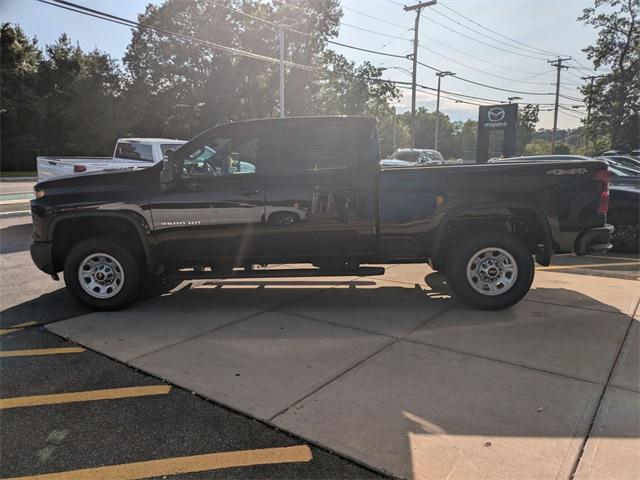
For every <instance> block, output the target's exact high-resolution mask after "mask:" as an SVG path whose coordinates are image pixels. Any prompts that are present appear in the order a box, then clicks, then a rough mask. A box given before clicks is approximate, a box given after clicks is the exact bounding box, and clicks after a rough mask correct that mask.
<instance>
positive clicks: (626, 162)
mask: <svg viewBox="0 0 640 480" xmlns="http://www.w3.org/2000/svg"><path fill="white" fill-rule="evenodd" d="M600 158H602V159H604V160H606V161H607V162H609V164H610V165H611V164H613V165H614V166H615V165H617V166H621V167H625V168H631V169H633V170H637V171H638V173H640V159H637V158H633V157H632V156H630V155H606V156H602V157H600Z"/></svg>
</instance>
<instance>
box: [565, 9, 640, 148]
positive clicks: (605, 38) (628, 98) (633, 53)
mask: <svg viewBox="0 0 640 480" xmlns="http://www.w3.org/2000/svg"><path fill="white" fill-rule="evenodd" d="M578 20H581V21H583V22H584V23H586V24H587V25H592V26H594V27H595V28H597V29H598V30H599V31H598V38H597V40H596V44H595V45H592V46H589V47H587V48H585V49H584V52H586V54H587V58H589V60H591V61H592V62H593V65H594V67H595V68H596V69H598V68H600V67H603V66H608V67H610V68H611V72H610V73H608V74H605V75H602V76H601V77H600V78H598V79H597V80H596V81H595V82H594V85H593V89H591V87H590V85H587V86H585V87H582V93H583V94H584V95H585V97H586V99H587V101H590V103H591V109H592V114H591V125H589V126H588V131H589V136H588V141H589V142H592V141H593V139H594V138H596V137H597V136H599V135H602V134H608V135H609V136H610V139H611V143H610V148H622V149H630V148H634V147H635V148H637V147H638V145H639V144H640V139H639V134H640V3H639V2H638V0H595V1H594V6H593V7H590V8H586V9H584V10H583V14H582V16H580V17H579V18H578Z"/></svg>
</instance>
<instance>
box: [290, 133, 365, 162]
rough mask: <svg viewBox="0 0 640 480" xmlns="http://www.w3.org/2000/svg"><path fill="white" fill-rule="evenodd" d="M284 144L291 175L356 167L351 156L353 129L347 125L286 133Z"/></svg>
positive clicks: (354, 160) (354, 158)
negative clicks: (350, 141)
mask: <svg viewBox="0 0 640 480" xmlns="http://www.w3.org/2000/svg"><path fill="white" fill-rule="evenodd" d="M285 132H286V135H285V139H284V145H283V154H284V157H285V165H286V167H285V170H286V172H287V173H302V172H320V171H323V170H347V169H349V168H355V167H356V165H357V158H356V157H354V156H353V155H350V154H349V141H348V133H349V129H348V128H345V126H344V125H336V124H324V125H323V124H316V125H313V124H312V125H308V126H307V125H305V126H304V127H302V126H298V127H297V128H291V129H287V130H285Z"/></svg>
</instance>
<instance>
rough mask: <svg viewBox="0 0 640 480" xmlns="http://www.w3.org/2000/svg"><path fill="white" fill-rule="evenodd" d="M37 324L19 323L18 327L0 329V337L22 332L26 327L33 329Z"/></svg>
mask: <svg viewBox="0 0 640 480" xmlns="http://www.w3.org/2000/svg"><path fill="white" fill-rule="evenodd" d="M37 324H38V322H24V323H18V324H17V325H13V326H11V327H6V328H0V335H5V334H7V333H11V332H16V331H18V330H22V329H23V328H24V327H31V326H32V325H37Z"/></svg>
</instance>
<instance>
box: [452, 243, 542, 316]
mask: <svg viewBox="0 0 640 480" xmlns="http://www.w3.org/2000/svg"><path fill="white" fill-rule="evenodd" d="M486 248H496V249H501V250H504V251H505V252H507V253H508V254H509V255H511V256H512V257H513V260H514V261H515V265H516V266H517V275H516V278H515V281H514V283H513V284H512V285H511V286H510V287H509V288H508V289H507V290H505V291H504V293H498V294H496V295H488V294H484V293H480V292H479V291H477V290H476V289H475V288H474V287H473V286H472V283H471V280H469V279H468V278H467V265H468V264H469V262H470V260H471V259H472V258H473V257H474V256H475V254H476V253H477V252H480V251H481V250H483V249H486ZM534 272H535V269H534V263H533V256H532V254H531V252H530V251H529V249H528V248H527V246H526V245H525V244H524V243H523V242H522V240H520V239H519V238H518V237H516V236H514V235H510V234H508V233H501V232H482V233H480V234H477V235H475V236H472V237H471V238H469V239H467V240H463V241H461V242H460V243H458V244H457V245H455V246H454V248H452V249H451V250H450V253H449V258H448V260H447V263H446V276H447V283H448V285H449V286H450V287H451V289H452V290H453V292H454V294H455V295H456V297H458V298H460V300H462V301H463V302H465V303H467V304H469V305H472V306H474V307H476V308H479V309H481V310H501V309H503V308H507V307H510V306H511V305H513V304H515V303H517V302H518V301H520V300H521V299H522V297H524V296H525V295H526V294H527V292H528V291H529V288H530V287H531V283H532V282H533V275H534Z"/></svg>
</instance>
